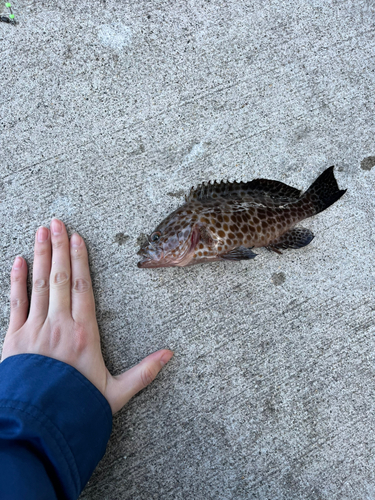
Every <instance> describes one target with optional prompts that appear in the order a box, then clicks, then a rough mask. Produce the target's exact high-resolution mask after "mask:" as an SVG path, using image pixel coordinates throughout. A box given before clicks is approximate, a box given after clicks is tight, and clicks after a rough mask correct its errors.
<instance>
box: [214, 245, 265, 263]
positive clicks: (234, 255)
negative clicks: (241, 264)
mask: <svg viewBox="0 0 375 500" xmlns="http://www.w3.org/2000/svg"><path fill="white" fill-rule="evenodd" d="M257 255H258V254H256V253H254V252H253V251H252V250H251V248H246V247H237V248H234V249H233V250H231V251H230V252H228V253H226V254H224V255H220V258H221V259H224V260H249V259H254V258H255V257H256V256H257Z"/></svg>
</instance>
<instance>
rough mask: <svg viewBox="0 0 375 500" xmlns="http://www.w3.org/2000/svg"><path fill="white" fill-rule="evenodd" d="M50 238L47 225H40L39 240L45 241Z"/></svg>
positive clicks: (40, 241)
mask: <svg viewBox="0 0 375 500" xmlns="http://www.w3.org/2000/svg"><path fill="white" fill-rule="evenodd" d="M47 238H48V229H47V228H46V227H43V226H42V227H40V228H39V229H38V242H39V243H43V242H44V241H46V239H47Z"/></svg>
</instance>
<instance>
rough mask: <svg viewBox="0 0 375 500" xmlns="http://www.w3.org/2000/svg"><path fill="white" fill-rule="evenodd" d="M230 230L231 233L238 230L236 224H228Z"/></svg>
mask: <svg viewBox="0 0 375 500" xmlns="http://www.w3.org/2000/svg"><path fill="white" fill-rule="evenodd" d="M230 230H231V231H232V232H233V233H235V232H236V231H238V226H237V225H236V224H232V225H231V226H230Z"/></svg>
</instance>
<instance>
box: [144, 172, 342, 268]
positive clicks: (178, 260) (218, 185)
mask: <svg viewBox="0 0 375 500" xmlns="http://www.w3.org/2000/svg"><path fill="white" fill-rule="evenodd" d="M345 192H346V190H340V189H339V188H338V185H337V182H336V179H335V177H334V174H333V167H330V168H328V169H327V170H325V171H324V172H323V173H322V174H321V175H320V176H319V177H318V178H317V179H316V181H315V182H314V183H313V184H312V185H311V186H310V187H309V189H308V190H307V191H306V192H305V193H301V192H300V191H299V190H298V189H296V188H293V187H291V186H288V185H286V184H284V183H282V182H279V181H272V180H267V179H254V180H252V181H250V182H224V181H222V182H216V181H215V182H213V183H207V184H201V185H199V186H198V187H197V188H195V189H193V188H192V189H191V190H190V193H189V195H188V196H187V197H186V199H185V201H186V202H185V203H184V205H182V206H181V207H179V208H178V209H177V210H175V211H174V212H173V213H171V214H170V215H168V217H167V218H166V219H164V220H163V221H162V222H161V223H160V224H159V225H158V227H157V228H156V229H155V231H154V232H153V233H152V234H151V235H150V236H149V238H148V241H147V242H146V243H145V244H144V245H143V246H142V247H141V249H140V250H139V252H138V254H139V255H140V256H141V260H140V262H138V267H141V268H144V267H172V266H180V267H182V266H191V265H193V264H201V263H203V262H214V261H218V260H222V261H223V260H224V261H228V260H229V261H235V260H243V259H245V260H246V259H253V258H254V257H256V255H257V254H256V253H254V252H253V250H252V249H253V248H259V247H266V248H267V249H269V250H273V251H275V252H277V253H281V250H283V249H287V248H301V247H304V246H306V245H308V244H309V243H310V242H311V240H312V239H313V238H314V235H313V233H312V232H311V231H310V230H309V229H305V228H303V227H294V226H295V225H296V224H297V223H298V222H300V221H302V220H303V219H306V218H308V217H312V216H313V215H316V214H318V213H319V212H322V211H323V210H325V209H326V208H328V207H329V206H330V205H332V204H333V203H335V201H337V200H338V199H339V198H341V196H342V195H343V194H344V193H345Z"/></svg>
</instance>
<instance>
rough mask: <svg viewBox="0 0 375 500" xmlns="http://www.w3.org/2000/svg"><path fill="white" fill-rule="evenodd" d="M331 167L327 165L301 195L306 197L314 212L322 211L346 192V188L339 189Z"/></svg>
mask: <svg viewBox="0 0 375 500" xmlns="http://www.w3.org/2000/svg"><path fill="white" fill-rule="evenodd" d="M333 168H334V167H329V168H327V170H325V171H324V172H323V173H322V174H321V175H319V177H318V178H317V179H316V181H315V182H313V183H312V184H311V186H310V187H309V189H308V190H307V191H306V192H305V193H304V194H303V195H302V198H305V197H308V198H309V199H310V202H311V203H312V204H313V206H314V208H315V214H318V213H319V212H322V211H323V210H325V209H326V208H328V207H330V206H331V205H333V203H335V201H337V200H338V199H339V198H341V196H342V195H343V194H344V193H346V189H341V190H340V189H339V187H338V185H337V181H336V179H335V176H334V175H333Z"/></svg>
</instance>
